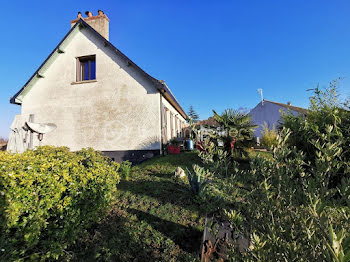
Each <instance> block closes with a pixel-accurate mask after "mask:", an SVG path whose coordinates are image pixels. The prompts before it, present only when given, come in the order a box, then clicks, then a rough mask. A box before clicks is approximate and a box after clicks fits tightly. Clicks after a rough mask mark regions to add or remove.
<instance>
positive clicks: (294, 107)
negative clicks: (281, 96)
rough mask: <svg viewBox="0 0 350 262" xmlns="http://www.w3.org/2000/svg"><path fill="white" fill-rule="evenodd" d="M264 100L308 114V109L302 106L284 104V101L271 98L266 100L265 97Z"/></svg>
mask: <svg viewBox="0 0 350 262" xmlns="http://www.w3.org/2000/svg"><path fill="white" fill-rule="evenodd" d="M264 102H268V103H271V104H275V105H279V106H282V107H284V108H287V109H290V110H292V111H295V112H298V113H301V114H306V113H307V109H306V108H302V107H298V106H292V105H288V104H283V103H278V102H274V101H269V100H265V99H264Z"/></svg>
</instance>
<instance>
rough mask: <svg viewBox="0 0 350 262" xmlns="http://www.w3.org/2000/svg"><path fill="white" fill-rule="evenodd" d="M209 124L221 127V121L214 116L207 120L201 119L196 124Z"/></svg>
mask: <svg viewBox="0 0 350 262" xmlns="http://www.w3.org/2000/svg"><path fill="white" fill-rule="evenodd" d="M200 125H202V126H209V127H219V126H220V125H219V123H218V122H217V121H216V120H215V119H214V117H209V118H208V119H206V120H201V121H199V122H197V123H196V126H200Z"/></svg>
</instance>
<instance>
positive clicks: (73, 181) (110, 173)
mask: <svg viewBox="0 0 350 262" xmlns="http://www.w3.org/2000/svg"><path fill="white" fill-rule="evenodd" d="M118 168H119V164H117V163H114V162H111V161H110V160H109V159H108V158H106V157H104V156H102V155H101V154H100V153H98V152H96V151H94V150H93V149H83V150H81V151H78V152H75V153H73V152H70V151H69V149H68V148H65V147H58V148H55V147H48V146H45V147H39V148H37V149H36V150H28V151H26V152H24V153H23V154H15V155H11V154H9V153H7V152H0V170H1V179H0V247H1V249H2V252H1V253H0V260H2V261H13V260H28V259H29V260H34V261H35V260H39V259H41V260H46V259H58V258H59V257H60V256H62V254H64V251H65V250H66V249H67V247H68V246H69V245H71V244H72V243H73V242H74V241H75V240H76V239H78V238H79V237H80V236H81V234H82V233H83V232H84V230H85V229H87V228H88V227H89V226H90V225H91V224H92V223H95V222H97V221H98V220H99V219H100V217H101V215H102V214H103V212H104V211H105V210H106V208H107V207H108V205H109V204H110V203H111V201H112V200H113V199H114V197H115V193H116V184H117V183H118V181H119V175H118V173H117V170H118Z"/></svg>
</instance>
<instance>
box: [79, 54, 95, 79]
mask: <svg viewBox="0 0 350 262" xmlns="http://www.w3.org/2000/svg"><path fill="white" fill-rule="evenodd" d="M95 79H96V56H95V55H92V56H82V57H78V58H77V82H80V81H89V80H95Z"/></svg>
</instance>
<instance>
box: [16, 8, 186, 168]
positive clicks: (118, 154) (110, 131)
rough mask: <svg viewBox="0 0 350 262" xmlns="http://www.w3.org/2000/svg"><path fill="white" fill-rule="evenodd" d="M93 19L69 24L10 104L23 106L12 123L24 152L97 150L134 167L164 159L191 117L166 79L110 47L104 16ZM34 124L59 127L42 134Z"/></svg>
mask: <svg viewBox="0 0 350 262" xmlns="http://www.w3.org/2000/svg"><path fill="white" fill-rule="evenodd" d="M86 14H87V17H82V15H81V13H80V12H79V13H78V17H77V19H75V20H72V21H70V24H71V29H70V30H69V32H68V33H67V34H66V35H65V37H64V38H63V39H62V40H61V41H60V42H59V43H58V45H57V46H56V47H55V48H54V50H53V51H52V53H51V54H50V55H49V56H48V57H47V59H46V60H45V61H44V62H43V63H42V65H41V66H40V67H39V68H38V69H37V70H36V71H35V73H34V74H33V75H32V77H31V78H30V79H29V80H28V82H27V83H26V84H25V85H24V86H23V87H22V88H21V89H20V90H19V91H18V92H17V93H16V94H15V95H14V96H13V97H12V98H11V99H10V102H11V103H12V104H17V105H20V106H21V115H17V116H16V119H15V120H16V121H15V122H16V123H15V122H14V124H13V125H15V127H16V126H19V128H17V129H16V130H17V131H18V130H20V131H18V132H24V133H23V134H21V137H24V139H23V141H24V150H25V149H27V148H34V147H36V146H38V145H53V146H68V147H69V148H70V149H71V150H73V151H75V150H80V149H82V148H86V147H92V148H94V149H96V150H99V151H102V152H104V154H106V155H107V156H109V157H111V158H113V159H114V160H116V161H123V160H126V159H128V160H131V161H134V162H139V161H142V160H144V159H147V158H150V157H152V156H155V155H159V154H161V153H162V150H163V146H164V145H165V144H166V143H167V142H168V141H169V140H170V139H171V138H173V137H177V136H181V135H182V132H181V131H182V129H183V127H184V126H185V125H186V119H187V115H186V113H185V111H184V110H183V109H182V107H181V105H180V103H179V102H178V101H177V100H176V98H175V96H174V95H173V93H172V92H171V91H170V89H169V87H168V86H167V85H166V83H165V82H164V81H161V80H157V79H156V78H154V77H152V76H150V75H149V74H147V73H146V72H145V71H143V70H142V69H141V68H140V67H139V66H137V65H136V64H135V63H134V62H133V61H131V60H130V59H129V58H128V57H127V56H126V55H124V54H123V53H122V52H121V51H120V50H118V49H117V48H116V47H115V46H114V45H113V44H112V43H111V42H109V19H108V17H107V16H106V15H105V14H104V13H103V12H102V11H101V10H99V11H98V14H97V15H96V16H93V14H92V13H91V12H87V13H86ZM28 121H29V122H34V123H41V124H43V123H53V124H54V125H55V126H56V127H57V128H56V129H55V130H53V131H52V132H50V133H47V134H44V135H42V134H41V135H40V134H37V133H35V130H32V129H30V128H28V125H26V123H28ZM52 126H53V125H52ZM17 141H22V140H20V139H17ZM11 148H13V147H11Z"/></svg>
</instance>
